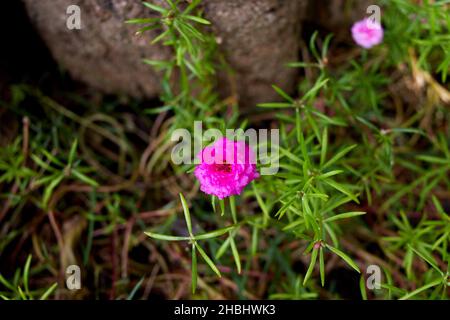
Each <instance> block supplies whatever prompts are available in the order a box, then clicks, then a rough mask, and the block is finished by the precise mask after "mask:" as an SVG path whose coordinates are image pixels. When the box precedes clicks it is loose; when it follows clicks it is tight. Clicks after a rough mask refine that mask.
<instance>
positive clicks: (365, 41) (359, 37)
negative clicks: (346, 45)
mask: <svg viewBox="0 0 450 320" xmlns="http://www.w3.org/2000/svg"><path fill="white" fill-rule="evenodd" d="M352 37H353V40H355V42H356V43H357V44H358V45H360V46H361V47H363V48H366V49H369V48H372V47H373V46H376V45H377V44H380V43H381V42H382V41H383V27H382V26H381V25H380V24H379V23H378V22H376V21H373V20H370V19H367V18H364V19H363V20H361V21H358V22H356V23H355V24H354V25H353V27H352Z"/></svg>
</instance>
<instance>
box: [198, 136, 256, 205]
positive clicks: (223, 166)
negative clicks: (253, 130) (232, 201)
mask: <svg viewBox="0 0 450 320" xmlns="http://www.w3.org/2000/svg"><path fill="white" fill-rule="evenodd" d="M197 157H198V158H199V159H200V164H199V165H197V167H196V168H195V171H194V174H195V176H196V177H197V179H198V180H199V181H200V190H202V191H203V192H205V193H207V194H211V195H214V196H217V197H218V198H219V199H223V198H226V197H229V196H232V195H238V194H240V193H241V192H242V189H244V187H245V186H246V185H248V184H249V183H250V182H251V181H253V180H254V179H256V178H258V177H259V174H258V172H257V171H256V158H255V154H254V153H253V151H252V150H251V149H250V148H249V147H248V146H247V145H246V143H245V142H244V141H237V142H234V141H231V140H228V139H227V138H221V139H218V140H217V141H216V142H215V143H214V144H212V145H210V146H208V147H206V148H204V149H203V150H202V151H201V152H200V153H199V155H198V156H197Z"/></svg>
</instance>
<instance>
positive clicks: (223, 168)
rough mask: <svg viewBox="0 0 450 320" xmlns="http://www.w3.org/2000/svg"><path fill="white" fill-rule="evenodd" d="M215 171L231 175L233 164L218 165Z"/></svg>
mask: <svg viewBox="0 0 450 320" xmlns="http://www.w3.org/2000/svg"><path fill="white" fill-rule="evenodd" d="M215 169H216V171H219V172H226V173H230V172H231V164H227V163H224V164H216V165H215Z"/></svg>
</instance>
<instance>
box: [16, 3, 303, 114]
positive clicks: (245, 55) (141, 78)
mask: <svg viewBox="0 0 450 320" xmlns="http://www.w3.org/2000/svg"><path fill="white" fill-rule="evenodd" d="M23 1H24V3H25V5H26V8H27V11H28V14H29V16H30V19H31V20H32V22H33V24H34V25H35V27H36V28H37V30H38V32H39V33H40V35H41V36H42V38H43V39H44V41H45V43H46V44H47V46H48V47H49V49H50V51H51V52H52V54H53V56H54V58H55V60H56V61H57V62H58V63H59V64H60V65H61V66H62V67H64V68H65V69H67V70H68V71H69V73H70V74H71V75H72V77H73V78H74V79H77V80H80V81H82V82H85V83H87V84H88V85H90V86H92V87H94V88H97V89H99V90H101V91H103V92H106V93H125V94H128V95H131V96H134V97H148V98H150V97H155V96H156V95H157V94H158V92H159V90H160V85H159V82H160V75H158V73H156V72H155V71H153V70H152V69H151V68H149V67H148V66H145V65H143V64H142V59H143V58H148V59H155V60H158V59H164V58H165V57H167V55H168V54H170V52H169V51H168V49H167V48H163V47H162V46H160V45H150V44H149V40H150V39H151V38H153V36H154V34H153V35H152V34H151V33H147V34H145V35H144V36H139V37H137V36H135V35H134V33H135V31H136V27H134V26H130V25H126V24H124V21H125V20H127V19H131V18H137V17H146V16H151V15H152V13H151V12H150V10H148V9H147V8H145V7H144V6H143V5H142V4H141V1H139V0H57V1H55V0H38V1H36V0H23ZM161 1H162V0H152V2H154V3H160V2H161ZM306 2H307V1H306V0H251V1H250V0H204V2H203V5H204V9H205V16H206V18H208V19H210V20H211V21H212V23H213V30H214V32H215V34H216V36H217V37H218V39H221V41H222V43H221V49H222V50H223V51H224V52H225V55H226V57H227V60H228V61H229V63H230V65H231V67H232V68H233V69H234V70H236V82H237V88H238V93H239V98H240V101H241V102H243V104H246V105H254V103H256V102H260V101H268V100H272V99H275V97H276V95H275V94H274V92H273V90H272V89H271V87H270V85H271V84H273V83H276V84H278V85H280V86H281V87H283V88H285V89H286V90H288V91H289V90H290V89H292V88H293V86H294V82H295V76H296V74H295V72H296V71H295V70H294V69H288V68H286V67H285V66H284V64H285V63H287V62H290V61H294V60H296V59H297V55H298V45H299V38H300V25H301V24H300V21H301V18H302V12H304V9H305V7H306V6H305V4H306ZM72 4H76V5H79V6H80V8H81V20H82V29H81V30H68V29H67V27H66V20H67V17H68V15H67V13H66V10H67V7H68V6H69V5H72Z"/></svg>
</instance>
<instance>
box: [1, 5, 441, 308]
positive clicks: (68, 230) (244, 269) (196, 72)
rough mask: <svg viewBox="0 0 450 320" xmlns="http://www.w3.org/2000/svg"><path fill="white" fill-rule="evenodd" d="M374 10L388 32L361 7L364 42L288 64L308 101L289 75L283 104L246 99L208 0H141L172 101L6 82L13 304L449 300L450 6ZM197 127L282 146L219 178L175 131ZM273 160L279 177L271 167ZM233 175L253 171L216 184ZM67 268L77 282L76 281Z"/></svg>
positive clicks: (338, 41)
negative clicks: (182, 151) (179, 153)
mask: <svg viewBox="0 0 450 320" xmlns="http://www.w3.org/2000/svg"><path fill="white" fill-rule="evenodd" d="M378 4H379V6H380V7H381V9H382V11H381V12H382V14H381V23H380V24H378V25H376V28H375V29H376V32H375V33H374V34H372V32H373V30H374V29H369V30H365V29H364V26H366V25H367V23H366V22H365V21H364V20H362V19H363V18H364V17H363V16H361V17H360V19H361V22H360V23H362V25H358V24H355V27H354V28H353V29H351V30H350V29H349V30H347V33H348V34H349V37H348V38H338V37H336V35H335V34H333V33H329V32H325V30H323V29H320V28H318V29H317V30H311V32H309V31H308V30H307V31H305V32H304V34H303V35H302V40H303V44H302V50H301V59H300V60H299V61H292V62H290V63H289V64H287V65H286V68H295V69H297V70H298V73H299V77H298V78H299V80H298V83H297V86H296V90H295V92H292V93H287V92H286V91H285V90H283V89H281V87H280V86H279V85H278V84H277V83H273V90H274V91H275V92H276V93H277V94H278V95H279V98H278V99H277V100H276V101H266V102H263V103H260V104H258V105H257V106H250V107H244V106H240V105H239V97H238V94H237V92H236V89H235V82H234V80H233V70H232V67H230V65H229V64H228V63H227V61H226V57H225V56H224V53H223V52H221V49H220V46H219V43H218V39H217V38H216V37H215V35H214V32H213V28H212V24H213V23H214V22H213V21H208V20H207V19H206V18H205V17H204V16H203V11H202V5H201V1H196V0H194V1H189V2H188V3H186V2H185V1H175V0H167V1H166V2H165V3H164V4H163V5H159V4H158V5H156V4H154V3H150V2H143V3H142V6H145V7H147V9H148V10H149V11H151V12H152V14H153V15H152V17H151V18H141V17H135V18H133V19H128V20H127V21H124V25H123V28H134V29H135V30H136V31H137V34H138V36H145V35H146V34H147V33H148V32H149V31H155V30H157V31H158V36H157V37H156V38H153V39H149V44H148V45H149V46H151V45H154V44H156V43H160V44H163V45H164V46H165V47H167V49H168V50H169V51H170V52H171V55H170V59H168V60H151V59H144V60H143V62H142V68H148V69H149V70H150V69H151V68H153V69H156V70H158V72H160V73H161V74H162V81H161V88H162V93H161V95H160V97H159V99H157V100H153V101H143V100H133V99H128V98H125V97H120V96H104V95H99V94H96V93H92V92H90V91H86V90H85V89H84V88H78V87H77V85H76V84H73V83H72V82H70V80H68V79H67V76H66V75H59V73H58V77H61V78H58V79H60V80H58V81H60V83H59V84H58V85H56V86H54V85H50V86H48V85H40V84H35V83H28V82H27V81H22V82H14V83H9V84H8V86H7V87H5V88H4V90H3V91H4V94H3V95H2V99H1V101H0V107H1V109H0V117H1V118H0V119H1V120H0V121H1V127H2V128H1V129H2V132H1V134H2V137H1V141H0V143H1V149H0V201H1V206H0V297H1V298H3V299H68V298H74V299H155V298H165V299H178V298H186V299H196V298H203V299H448V297H449V281H450V280H449V272H450V269H449V264H450V256H449V243H450V218H449V212H450V151H449V142H450V127H449V121H450V112H449V108H450V91H449V90H450V86H449V81H448V72H449V69H450V33H449V29H450V14H449V4H448V1H431V0H430V1H406V0H391V1H380V2H379V3H378ZM355 22H357V21H355ZM224 74H225V75H226V76H225V77H224V76H223V75H224ZM221 81H222V82H224V81H228V82H229V83H228V87H229V88H231V89H230V90H229V91H230V92H229V94H225V96H224V94H223V92H221V91H220V90H218V84H219V82H221ZM2 93H3V92H2ZM196 121H201V122H202V125H203V129H204V130H207V129H217V130H219V132H221V133H222V134H225V132H226V129H237V128H240V129H243V130H245V129H248V128H257V129H277V130H278V134H279V143H278V144H275V143H274V140H271V139H270V138H268V139H267V140H266V141H262V142H261V141H258V143H259V145H257V146H255V147H256V149H258V148H267V149H268V150H270V152H268V153H267V154H266V155H265V156H266V158H264V159H262V160H263V161H261V162H262V163H261V162H258V163H256V165H255V166H254V167H251V166H250V165H248V164H247V163H245V166H246V167H245V168H246V169H245V170H246V171H245V174H241V173H242V172H241V171H239V172H237V171H236V172H235V171H233V170H235V167H234V166H231V167H230V166H227V165H222V166H221V167H217V166H216V167H213V168H211V167H208V164H205V169H204V170H206V171H202V172H207V173H206V176H205V175H204V174H203V173H201V172H200V169H198V168H199V166H201V164H175V163H174V162H173V150H174V147H175V146H176V145H177V142H178V141H177V140H174V139H171V137H173V134H174V132H177V129H184V130H186V131H187V132H190V133H193V132H194V131H195V122H196ZM269 131H270V130H269ZM203 138H204V141H203V143H204V146H207V145H208V144H209V143H210V142H211V141H209V140H208V139H206V138H205V137H203ZM233 146H234V145H233ZM220 148H221V147H219V149H220ZM246 152H247V153H248V151H246ZM192 156H193V157H194V156H196V154H193V155H192ZM260 160H261V159H260ZM264 161H265V162H264ZM269 162H270V163H276V164H278V170H277V172H276V173H274V174H267V175H263V174H260V173H261V172H262V169H264V164H267V163H269ZM247 165H248V166H247ZM219 169H220V170H219ZM247 169H248V170H247ZM214 170H216V171H214ZM217 170H219V171H220V173H219V174H229V173H230V171H231V172H233V173H236V174H237V175H238V177H239V178H238V179H237V180H236V179H235V180H233V179H231V180H226V183H224V184H221V183H220V182H217V181H216V180H214V179H211V180H210V177H211V176H213V177H214V175H215V174H216V173H217ZM236 170H238V169H236ZM249 170H250V171H249ZM199 172H200V173H199ZM224 172H225V173H224ZM258 172H259V173H258ZM227 177H229V176H227ZM243 177H245V178H246V180H245V183H243V184H242V183H241V182H242V181H243V180H242V179H243ZM238 182H239V183H241V184H239V185H238ZM235 183H236V185H234V184H235ZM230 185H231V186H234V187H235V188H231V187H230ZM230 188H231V189H230ZM69 265H78V266H79V267H80V270H81V275H82V277H81V283H82V285H81V287H80V289H79V290H69V289H68V288H67V287H66V283H65V279H66V268H67V267H68V266H69ZM378 271H379V272H380V274H379V276H380V278H379V279H380V280H379V283H378V282H377V283H375V287H373V286H372V287H370V286H369V285H368V284H370V283H372V284H373V283H374V282H373V281H372V280H371V279H373V278H371V276H372V275H376V273H377V272H378Z"/></svg>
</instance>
